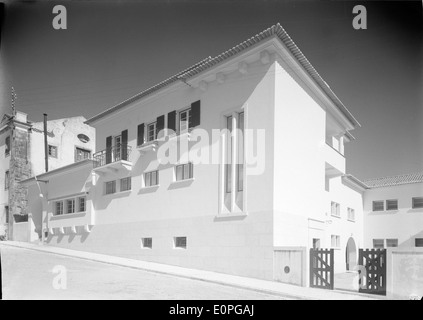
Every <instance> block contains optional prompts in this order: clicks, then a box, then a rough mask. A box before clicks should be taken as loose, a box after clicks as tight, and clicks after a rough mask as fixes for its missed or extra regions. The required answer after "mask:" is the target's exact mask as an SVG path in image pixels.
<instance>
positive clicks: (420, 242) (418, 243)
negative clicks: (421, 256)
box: [415, 238, 423, 247]
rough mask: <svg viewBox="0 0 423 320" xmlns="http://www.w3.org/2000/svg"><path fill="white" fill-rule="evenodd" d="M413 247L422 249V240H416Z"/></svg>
mask: <svg viewBox="0 0 423 320" xmlns="http://www.w3.org/2000/svg"><path fill="white" fill-rule="evenodd" d="M415 245H416V247H423V238H416V239H415Z"/></svg>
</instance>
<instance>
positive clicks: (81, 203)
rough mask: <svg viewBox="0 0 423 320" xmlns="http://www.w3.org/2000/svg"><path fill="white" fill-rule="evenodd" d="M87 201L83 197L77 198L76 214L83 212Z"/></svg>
mask: <svg viewBox="0 0 423 320" xmlns="http://www.w3.org/2000/svg"><path fill="white" fill-rule="evenodd" d="M86 202H87V199H86V198H85V197H79V198H78V205H79V207H78V212H85V210H86Z"/></svg>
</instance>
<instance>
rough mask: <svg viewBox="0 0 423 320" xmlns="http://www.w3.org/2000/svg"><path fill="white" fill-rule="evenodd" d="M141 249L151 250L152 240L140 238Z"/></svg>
mask: <svg viewBox="0 0 423 320" xmlns="http://www.w3.org/2000/svg"><path fill="white" fill-rule="evenodd" d="M141 248H143V249H152V248H153V238H141Z"/></svg>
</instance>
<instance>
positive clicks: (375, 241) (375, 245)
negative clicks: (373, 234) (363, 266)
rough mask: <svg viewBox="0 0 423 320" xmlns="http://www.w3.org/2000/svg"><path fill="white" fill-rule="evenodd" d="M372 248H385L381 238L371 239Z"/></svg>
mask: <svg viewBox="0 0 423 320" xmlns="http://www.w3.org/2000/svg"><path fill="white" fill-rule="evenodd" d="M373 248H375V249H383V248H385V245H384V241H383V239H373Z"/></svg>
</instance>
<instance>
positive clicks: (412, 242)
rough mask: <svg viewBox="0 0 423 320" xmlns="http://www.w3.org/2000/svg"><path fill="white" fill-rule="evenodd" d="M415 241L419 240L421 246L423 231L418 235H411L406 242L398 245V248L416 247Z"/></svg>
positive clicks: (422, 243)
mask: <svg viewBox="0 0 423 320" xmlns="http://www.w3.org/2000/svg"><path fill="white" fill-rule="evenodd" d="M416 239H421V240H420V241H419V242H421V245H423V230H422V231H420V232H419V233H416V234H414V235H412V236H411V237H410V238H408V239H407V240H405V241H403V242H401V243H399V244H398V247H400V248H410V247H416V242H417V241H416Z"/></svg>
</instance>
